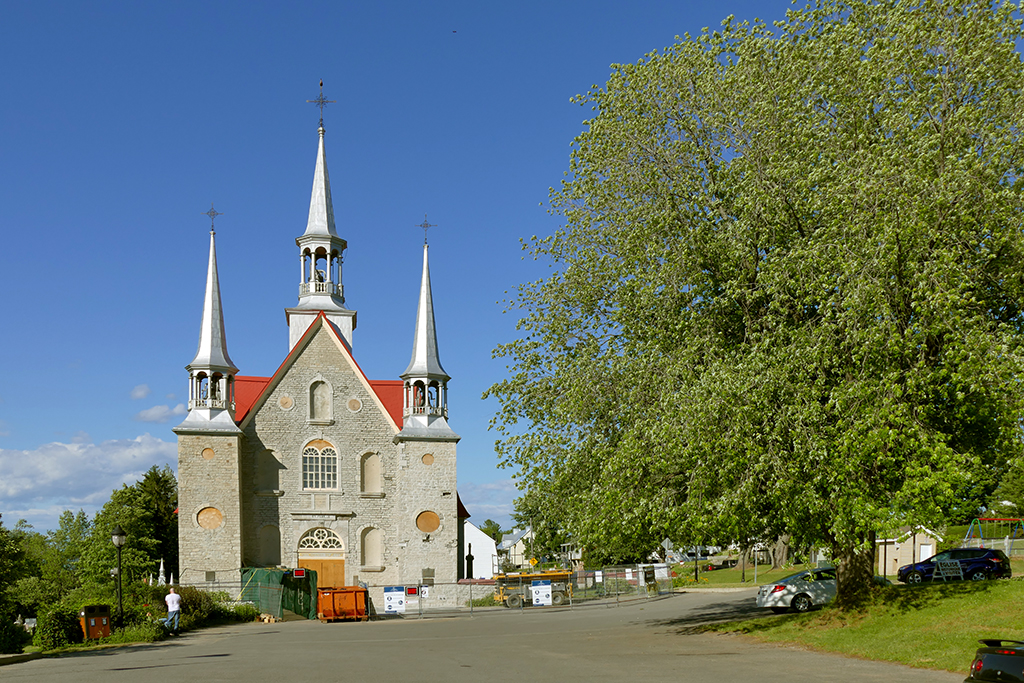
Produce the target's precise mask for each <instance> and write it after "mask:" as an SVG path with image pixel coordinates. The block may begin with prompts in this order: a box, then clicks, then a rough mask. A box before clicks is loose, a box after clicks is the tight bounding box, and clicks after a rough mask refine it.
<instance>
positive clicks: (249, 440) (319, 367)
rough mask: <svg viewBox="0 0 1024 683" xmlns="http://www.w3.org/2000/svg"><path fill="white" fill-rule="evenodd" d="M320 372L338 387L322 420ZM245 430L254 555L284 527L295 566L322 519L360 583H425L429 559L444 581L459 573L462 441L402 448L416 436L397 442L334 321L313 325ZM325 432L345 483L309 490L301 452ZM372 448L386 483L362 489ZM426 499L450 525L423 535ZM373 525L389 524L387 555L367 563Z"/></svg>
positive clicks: (286, 556) (248, 556) (252, 558)
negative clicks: (364, 462)
mask: <svg viewBox="0 0 1024 683" xmlns="http://www.w3.org/2000/svg"><path fill="white" fill-rule="evenodd" d="M318 380H319V381H324V382H327V384H328V386H329V387H330V396H331V404H332V410H331V414H330V415H329V419H328V420H326V421H320V422H319V423H318V422H316V421H312V420H310V419H309V417H310V387H311V385H312V384H313V383H314V382H315V381H318ZM353 401H358V405H357V404H356V403H353ZM353 408H355V409H354V410H353ZM244 431H245V436H244V440H243V446H242V457H241V482H242V489H241V493H242V501H243V507H242V514H243V519H244V520H245V521H244V525H243V534H244V542H243V545H244V547H245V549H246V553H245V557H244V560H245V562H246V564H253V565H256V564H261V562H260V560H261V559H264V557H265V554H264V552H263V549H261V546H260V542H261V529H263V528H264V527H267V526H271V527H277V528H278V529H279V532H280V561H281V564H282V565H284V566H289V567H294V566H296V565H297V563H298V551H297V548H298V542H299V539H300V538H301V537H302V535H303V534H304V533H305V532H307V531H309V530H310V529H314V528H317V527H324V528H328V529H330V530H332V531H333V532H334V533H336V534H337V535H338V536H339V537H340V538H341V540H342V542H343V543H344V546H345V548H344V556H345V577H346V583H348V584H352V583H354V582H355V577H356V576H358V577H359V580H360V581H365V582H367V583H372V584H378V585H383V584H389V585H391V584H394V585H397V584H400V583H403V582H411V583H417V582H418V581H419V579H420V573H421V568H422V567H431V568H434V569H435V571H436V572H437V580H438V581H447V580H454V577H455V568H456V557H457V552H458V549H457V548H456V547H454V538H455V533H456V531H457V521H456V520H455V509H456V508H455V505H456V504H455V448H454V444H429V445H427V447H426V448H424V449H419V450H416V453H415V454H414V455H413V458H415V460H416V465H415V466H413V465H412V464H411V461H410V462H406V461H405V460H403V457H402V452H403V450H406V451H408V450H409V449H410V448H413V444H408V443H407V444H404V445H403V446H399V445H396V444H395V443H394V436H395V430H394V428H393V426H392V422H391V420H390V418H389V417H388V416H387V414H386V413H384V412H383V409H382V408H380V407H379V406H378V404H377V400H376V398H375V397H374V396H372V395H371V393H370V391H369V390H368V387H367V386H366V385H365V384H363V382H362V380H361V379H360V377H359V376H358V375H357V373H356V371H355V370H354V369H353V368H352V366H351V365H350V364H349V362H348V361H347V360H346V358H345V356H344V352H343V351H342V350H341V349H340V348H339V346H338V344H337V342H336V341H335V340H334V339H333V338H332V336H331V334H330V333H329V332H328V330H327V329H325V328H324V327H322V326H321V327H320V329H318V330H316V331H315V333H314V334H313V336H312V338H311V339H309V340H308V342H307V345H306V347H305V348H304V349H302V350H301V352H300V355H299V356H298V358H296V360H295V362H294V363H293V364H292V366H291V367H290V368H288V369H287V371H286V374H285V375H284V377H283V378H282V379H281V381H280V382H279V383H278V385H277V386H276V387H274V388H273V390H272V391H271V393H270V394H269V396H268V397H267V400H266V401H265V403H264V404H263V405H262V406H260V407H259V408H258V409H257V410H256V412H255V414H253V415H252V416H251V419H247V423H246V425H245V428H244ZM318 440H319V441H326V442H328V443H330V444H331V445H332V446H333V447H334V448H335V450H336V451H337V453H338V485H337V488H336V489H334V490H329V491H327V490H317V491H304V490H303V488H302V452H303V449H304V447H305V446H306V445H307V444H309V443H310V442H311V441H318ZM420 445H422V444H417V445H416V446H415V448H414V450H415V449H417V448H419V446H420ZM265 451H270V453H272V454H273V459H271V458H269V457H268V456H267V455H266V454H264V455H263V463H264V466H266V464H267V463H273V462H275V461H276V463H277V465H276V466H277V467H278V468H279V469H278V470H277V480H276V481H277V486H278V488H277V489H275V490H270V489H266V488H265V486H266V483H267V481H268V479H269V480H271V481H272V480H273V479H274V477H272V476H271V477H269V478H268V477H265V476H261V472H260V463H261V460H260V458H261V453H264V452H265ZM426 452H433V453H434V454H435V460H434V465H431V466H429V467H428V466H424V465H423V463H422V460H421V456H422V455H423V453H426ZM367 453H376V454H378V456H379V457H380V463H381V487H380V488H381V490H380V492H378V493H372V494H364V493H362V492H361V491H360V463H361V459H362V457H363V456H364V455H366V454H367ZM403 463H405V465H403ZM261 487H262V488H261ZM444 492H448V494H449V495H447V496H445V495H443V493H444ZM426 509H432V510H434V511H436V512H437V513H438V515H439V517H441V519H442V526H441V529H439V531H438V533H436V534H433V535H431V540H430V541H426V542H425V541H424V540H423V538H422V537H423V536H424V534H422V533H420V532H419V531H418V530H417V529H416V526H415V519H416V515H417V514H419V513H420V512H422V511H423V510H426ZM368 527H375V528H377V529H380V530H381V531H382V537H383V543H382V546H383V547H382V549H381V560H382V563H383V564H382V565H377V566H366V565H364V563H363V561H362V550H361V547H360V540H361V535H362V533H363V531H364V530H366V529H367V528H368ZM266 535H267V534H266V533H264V536H266ZM270 536H272V533H271V534H270ZM449 537H450V538H449ZM442 577H445V578H442ZM449 577H450V578H449Z"/></svg>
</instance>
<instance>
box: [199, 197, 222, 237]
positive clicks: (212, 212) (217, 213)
mask: <svg viewBox="0 0 1024 683" xmlns="http://www.w3.org/2000/svg"><path fill="white" fill-rule="evenodd" d="M202 214H203V215H204V216H209V217H210V234H211V235H212V234H213V220H214V219H215V218H216V217H217V216H223V215H224V214H223V213H221V212H220V211H217V210H216V209H215V208H213V202H210V210H209V211H203V212H202Z"/></svg>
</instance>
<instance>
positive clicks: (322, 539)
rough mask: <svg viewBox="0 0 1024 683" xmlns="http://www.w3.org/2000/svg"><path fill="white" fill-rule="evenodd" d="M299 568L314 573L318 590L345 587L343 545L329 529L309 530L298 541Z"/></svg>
mask: <svg viewBox="0 0 1024 683" xmlns="http://www.w3.org/2000/svg"><path fill="white" fill-rule="evenodd" d="M299 566H300V567H304V568H306V569H312V570H313V571H315V572H316V584H317V587H318V588H337V587H339V586H344V585H345V544H344V543H342V542H341V539H340V538H338V535H337V534H336V533H334V532H333V531H331V530H330V529H325V528H323V527H318V528H316V529H310V530H309V531H307V532H306V533H304V534H303V535H302V538H300V539H299Z"/></svg>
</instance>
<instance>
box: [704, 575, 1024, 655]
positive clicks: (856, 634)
mask: <svg viewBox="0 0 1024 683" xmlns="http://www.w3.org/2000/svg"><path fill="white" fill-rule="evenodd" d="M1014 570H1015V571H1014V573H1015V574H1016V575H1017V576H1020V574H1019V573H1018V572H1017V568H1016V567H1014ZM708 628H709V630H714V631H722V632H729V633H743V634H747V635H749V636H751V637H753V638H755V639H757V640H759V641H762V642H767V643H787V644H796V645H802V646H805V647H809V648H812V649H816V650H823V651H827V652H838V653H842V654H846V655H851V656H854V657H862V658H865V659H877V660H883V661H890V662H899V663H901V664H908V665H910V666H914V667H920V668H927V669H944V670H947V671H954V672H958V673H960V672H963V673H965V674H966V672H967V667H968V666H969V665H970V663H971V660H972V659H973V656H974V651H975V649H977V647H978V639H979V638H1008V639H1012V640H1024V580H1020V579H1011V580H998V581H981V582H973V583H972V582H963V583H960V582H957V583H948V584H943V583H939V584H922V585H919V586H902V585H901V586H892V587H889V588H886V589H884V590H881V591H879V592H878V595H877V596H876V599H875V601H874V603H873V604H871V605H869V606H867V607H866V608H864V609H863V610H861V611H858V612H850V613H843V612H839V611H838V610H834V609H828V608H826V609H823V610H820V611H815V612H811V613H809V614H786V615H782V616H771V617H766V618H763V619H755V620H751V621H742V622H731V623H728V624H719V625H715V626H710V627H708Z"/></svg>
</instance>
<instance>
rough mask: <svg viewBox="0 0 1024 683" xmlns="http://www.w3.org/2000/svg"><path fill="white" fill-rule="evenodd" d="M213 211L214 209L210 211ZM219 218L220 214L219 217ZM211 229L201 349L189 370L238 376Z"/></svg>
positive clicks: (213, 235) (215, 246)
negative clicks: (230, 345)
mask: <svg viewBox="0 0 1024 683" xmlns="http://www.w3.org/2000/svg"><path fill="white" fill-rule="evenodd" d="M210 210H211V211H212V210H213V207H212V206H211V207H210ZM218 215H219V214H218ZM216 235H217V233H216V232H214V230H213V228H212V226H211V228H210V263H209V265H208V267H207V271H206V296H205V298H204V299H203V322H202V323H201V324H200V327H199V349H198V350H197V351H196V357H195V358H193V359H192V362H191V363H189V364H188V367H189V368H192V367H203V368H209V369H210V370H220V371H221V372H231V373H235V372H238V368H236V367H235V364H234V363H233V362H231V357H230V356H229V355H228V342H227V335H226V334H225V333H224V312H223V309H222V308H221V303H220V279H219V278H218V276H217V243H216Z"/></svg>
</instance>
